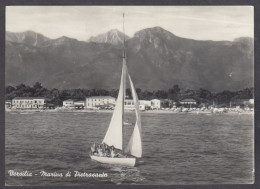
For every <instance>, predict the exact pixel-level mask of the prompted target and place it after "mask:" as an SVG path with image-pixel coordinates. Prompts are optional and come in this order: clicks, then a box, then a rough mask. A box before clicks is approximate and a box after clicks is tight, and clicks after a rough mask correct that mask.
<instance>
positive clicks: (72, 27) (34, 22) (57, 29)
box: [6, 6, 254, 41]
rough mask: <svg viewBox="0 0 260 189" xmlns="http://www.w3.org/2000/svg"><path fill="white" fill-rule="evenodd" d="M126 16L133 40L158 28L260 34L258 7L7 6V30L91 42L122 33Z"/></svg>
mask: <svg viewBox="0 0 260 189" xmlns="http://www.w3.org/2000/svg"><path fill="white" fill-rule="evenodd" d="M123 12H124V13H125V33H126V34H127V35H128V36H130V37H132V36H133V35H134V33H135V32H137V31H140V30H142V29H145V28H151V27H155V26H160V27H162V28H164V29H166V30H168V31H170V32H171V33H173V34H175V35H177V36H179V37H184V38H190V39H196V40H214V41H220V40H228V41H232V40H234V39H235V38H238V37H253V36H254V8H253V6H7V7H6V30H7V31H11V32H23V31H27V30H32V31H35V32H38V33H41V34H43V35H45V36H46V37H49V38H51V39H55V38H58V37H61V36H67V37H71V38H75V39H78V40H81V41H85V40H88V39H89V38H90V37H91V36H96V35H98V34H101V33H105V32H107V31H109V30H111V29H118V30H120V31H122V25H123V24H122V23H123V21H122V20H123V19H122V13H123Z"/></svg>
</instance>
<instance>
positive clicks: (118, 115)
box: [90, 15, 142, 166]
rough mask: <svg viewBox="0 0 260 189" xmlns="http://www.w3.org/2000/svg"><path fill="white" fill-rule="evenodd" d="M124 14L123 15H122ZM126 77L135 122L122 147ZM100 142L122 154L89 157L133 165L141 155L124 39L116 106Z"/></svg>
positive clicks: (135, 97)
mask: <svg viewBox="0 0 260 189" xmlns="http://www.w3.org/2000/svg"><path fill="white" fill-rule="evenodd" d="M123 16H124V15H123ZM126 77H128V79H129V82H130V86H131V93H132V97H133V101H134V107H135V114H136V123H135V127H134V130H133V133H132V136H131V137H130V140H129V142H128V145H127V146H126V147H124V144H123V141H124V140H123V136H124V135H123V131H124V106H125V96H126ZM102 143H103V144H104V143H105V144H107V145H108V146H114V147H115V148H116V149H119V150H122V153H123V156H120V157H111V156H108V157H107V156H96V155H91V156H90V157H91V159H93V160H95V161H98V162H101V163H107V164H118V165H124V166H135V164H136V158H141V157H142V137H141V116H140V110H139V101H138V96H137V93H136V91H135V87H134V84H133V82H132V79H131V77H130V75H129V73H128V71H127V66H126V53H125V40H124V50H123V66H122V73H121V82H120V88H119V93H118V97H117V101H116V106H115V109H114V112H113V115H112V119H111V121H110V125H109V127H108V129H107V132H106V135H105V137H104V139H103V141H102Z"/></svg>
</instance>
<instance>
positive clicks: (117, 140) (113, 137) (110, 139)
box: [102, 61, 126, 150]
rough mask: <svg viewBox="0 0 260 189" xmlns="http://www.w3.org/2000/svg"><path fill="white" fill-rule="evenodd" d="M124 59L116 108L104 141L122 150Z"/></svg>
mask: <svg viewBox="0 0 260 189" xmlns="http://www.w3.org/2000/svg"><path fill="white" fill-rule="evenodd" d="M125 64H126V63H125V61H123V67H122V75H121V82H120V89H119V93H118V97H117V101H116V106H115V110H114V112H113V116H112V119H111V121H110V124H109V127H108V130H107V133H106V135H105V138H104V140H103V142H102V143H106V144H107V145H109V146H112V145H113V146H114V147H115V148H118V149H120V150H122V149H123V113H124V112H123V111H124V99H125V73H126V65H125Z"/></svg>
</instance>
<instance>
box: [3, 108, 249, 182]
mask: <svg viewBox="0 0 260 189" xmlns="http://www.w3.org/2000/svg"><path fill="white" fill-rule="evenodd" d="M111 115H112V114H111V113H98V112H93V113H47V112H41V113H34V114H11V113H6V158H5V161H6V184H7V185H86V184H161V185H162V184H205V183H208V184H214V183H215V184H220V183H252V182H253V117H252V115H237V114H236V115H228V114H223V115H211V114H210V115H202V114H199V115H197V114H194V115H193V114H147V113H142V115H141V116H142V125H143V128H142V132H143V133H142V137H143V157H142V158H141V159H138V163H137V166H136V167H121V166H115V165H106V164H100V163H97V162H95V161H93V160H91V159H90V157H89V148H90V145H91V144H92V143H93V142H101V141H102V139H103V137H104V135H105V133H106V130H107V127H108V125H109V122H110V119H111ZM126 117H127V119H129V121H130V122H132V123H133V122H134V121H135V115H134V114H133V113H127V114H126ZM124 130H125V133H124V134H125V141H124V143H125V144H126V143H127V142H128V141H127V140H129V137H130V134H131V133H132V130H133V126H129V125H128V126H125V129H124ZM8 170H15V171H25V170H28V171H31V172H32V173H33V174H34V176H33V177H28V178H25V177H10V176H8V174H7V171H8ZM42 170H44V171H46V172H58V173H63V174H64V175H65V174H66V173H67V172H68V171H71V172H72V173H73V171H80V172H87V173H107V175H108V177H106V178H84V177H83V178H79V177H77V178H75V177H68V178H64V177H63V178H50V177H41V176H39V174H38V173H39V172H40V171H42ZM35 174H37V175H35Z"/></svg>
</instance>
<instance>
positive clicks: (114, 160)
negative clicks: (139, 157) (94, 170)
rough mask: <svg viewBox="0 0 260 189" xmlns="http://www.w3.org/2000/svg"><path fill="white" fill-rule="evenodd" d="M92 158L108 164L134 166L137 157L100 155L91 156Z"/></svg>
mask: <svg viewBox="0 0 260 189" xmlns="http://www.w3.org/2000/svg"><path fill="white" fill-rule="evenodd" d="M90 157H91V159H93V160H95V161H98V162H101V163H107V164H114V165H125V166H130V167H134V166H135V161H136V158H117V157H115V158H111V157H99V156H90Z"/></svg>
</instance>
